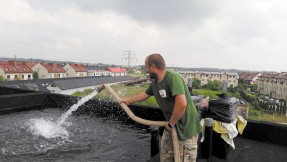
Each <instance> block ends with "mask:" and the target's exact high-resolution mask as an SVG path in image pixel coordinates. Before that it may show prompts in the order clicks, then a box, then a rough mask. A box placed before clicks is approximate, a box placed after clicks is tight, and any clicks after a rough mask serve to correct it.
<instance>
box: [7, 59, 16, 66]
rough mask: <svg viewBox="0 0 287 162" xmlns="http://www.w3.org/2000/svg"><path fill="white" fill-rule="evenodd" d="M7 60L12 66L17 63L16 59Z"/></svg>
mask: <svg viewBox="0 0 287 162" xmlns="http://www.w3.org/2000/svg"><path fill="white" fill-rule="evenodd" d="M8 62H9V64H10V65H13V66H16V64H17V63H16V60H10V61H8Z"/></svg>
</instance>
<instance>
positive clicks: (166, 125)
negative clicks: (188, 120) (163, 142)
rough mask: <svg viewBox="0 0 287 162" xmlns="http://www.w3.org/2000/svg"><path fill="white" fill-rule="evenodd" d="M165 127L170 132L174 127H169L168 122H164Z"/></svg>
mask: <svg viewBox="0 0 287 162" xmlns="http://www.w3.org/2000/svg"><path fill="white" fill-rule="evenodd" d="M165 129H166V130H167V131H168V132H169V133H171V132H172V129H174V128H170V127H169V126H168V123H166V124H165Z"/></svg>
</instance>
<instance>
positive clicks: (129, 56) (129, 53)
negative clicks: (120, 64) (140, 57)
mask: <svg viewBox="0 0 287 162" xmlns="http://www.w3.org/2000/svg"><path fill="white" fill-rule="evenodd" d="M124 52H126V54H124V55H123V58H122V59H121V60H124V61H126V60H128V67H130V66H131V61H133V60H137V59H136V55H135V54H133V52H135V51H131V50H128V51H124Z"/></svg>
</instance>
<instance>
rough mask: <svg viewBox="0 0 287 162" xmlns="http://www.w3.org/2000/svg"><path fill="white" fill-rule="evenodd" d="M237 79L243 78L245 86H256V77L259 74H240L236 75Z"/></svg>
mask: <svg viewBox="0 0 287 162" xmlns="http://www.w3.org/2000/svg"><path fill="white" fill-rule="evenodd" d="M238 75H239V78H243V79H244V82H245V83H247V84H257V82H258V76H260V75H261V74H260V73H258V72H257V73H251V72H240V73H238Z"/></svg>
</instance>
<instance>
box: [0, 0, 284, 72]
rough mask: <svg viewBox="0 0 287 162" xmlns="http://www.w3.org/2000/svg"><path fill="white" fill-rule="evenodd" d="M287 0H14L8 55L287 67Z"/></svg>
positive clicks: (1, 7) (6, 15) (6, 10)
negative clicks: (155, 57)
mask: <svg viewBox="0 0 287 162" xmlns="http://www.w3.org/2000/svg"><path fill="white" fill-rule="evenodd" d="M286 7H287V2H285V1H284V0H272V1H271V0H242V1H223V0H202V1H196V0H179V1H172V0H158V1H152V0H145V1H127V0H121V1H118V0H117V1H115V0H105V1H100V0H85V1H82V0H61V1H53V2H51V1H48V0H41V1H38V0H9V1H1V2H0V48H1V51H0V56H5V57H8V56H11V55H12V56H14V55H15V54H16V55H17V56H18V57H27V58H31V57H32V58H44V59H54V60H68V61H80V62H102V63H113V64H127V62H123V61H121V58H122V57H123V54H125V52H124V51H126V50H132V51H135V52H134V53H135V54H136V57H137V61H134V62H132V64H134V65H138V64H143V63H144V59H145V57H146V55H148V54H150V53H154V52H159V53H162V54H163V55H164V57H165V59H166V62H167V64H168V65H169V66H171V65H173V66H184V67H218V68H239V69H250V70H276V71H280V70H282V69H283V70H286V71H287V66H286V64H285V63H284V61H282V60H287V55H286V54H285V53H286V48H287V47H286V45H285V44H286V43H287V30H286V29H287V21H286V20H287V12H286ZM275 62H276V63H275Z"/></svg>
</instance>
